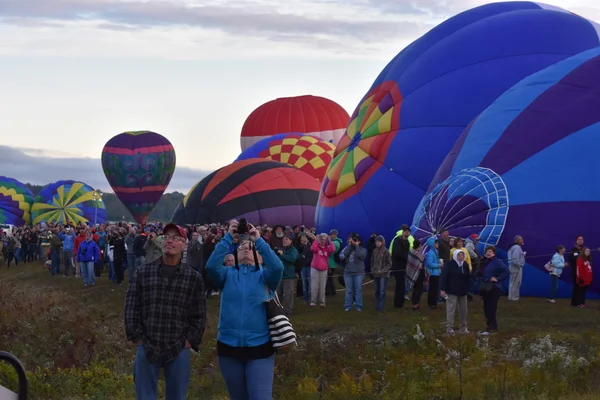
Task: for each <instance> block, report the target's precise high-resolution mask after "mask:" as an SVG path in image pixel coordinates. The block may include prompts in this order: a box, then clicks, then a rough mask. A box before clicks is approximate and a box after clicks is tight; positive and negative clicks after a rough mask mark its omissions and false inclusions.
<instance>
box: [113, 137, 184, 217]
mask: <svg viewBox="0 0 600 400" xmlns="http://www.w3.org/2000/svg"><path fill="white" fill-rule="evenodd" d="M175 162H176V159H175V149H174V148H173V145H172V144H171V142H169V140H167V139H166V138H165V137H164V136H162V135H160V134H158V133H155V132H150V131H134V132H124V133H121V134H118V135H116V136H115V137H113V138H112V139H110V140H109V141H108V142H107V143H106V145H105V146H104V149H103V150H102V169H103V170H104V174H105V175H106V179H107V180H108V183H109V184H110V186H111V187H112V189H113V191H114V192H115V194H116V195H117V197H118V198H119V200H121V202H122V203H123V204H124V205H125V207H127V209H128V210H129V211H130V212H131V214H132V215H133V217H134V218H135V220H136V221H137V222H139V223H143V222H145V221H146V219H147V218H148V215H150V213H151V212H152V210H153V209H154V207H155V206H156V203H157V202H158V201H159V200H160V198H161V196H162V195H163V193H164V192H165V190H166V189H167V186H169V182H171V177H172V176H173V172H174V171H175Z"/></svg>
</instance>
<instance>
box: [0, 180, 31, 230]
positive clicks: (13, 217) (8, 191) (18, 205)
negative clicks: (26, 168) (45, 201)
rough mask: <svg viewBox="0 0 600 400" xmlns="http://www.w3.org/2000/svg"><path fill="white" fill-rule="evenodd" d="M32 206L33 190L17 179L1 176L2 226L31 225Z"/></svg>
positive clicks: (0, 205) (0, 219)
mask: <svg viewBox="0 0 600 400" xmlns="http://www.w3.org/2000/svg"><path fill="white" fill-rule="evenodd" d="M32 204H33V194H32V193H31V190H29V189H28V188H27V187H26V186H25V185H24V184H22V183H21V182H19V181H17V180H15V179H12V178H7V177H6V176H0V224H10V225H15V226H22V225H27V224H29V223H30V222H31V205H32Z"/></svg>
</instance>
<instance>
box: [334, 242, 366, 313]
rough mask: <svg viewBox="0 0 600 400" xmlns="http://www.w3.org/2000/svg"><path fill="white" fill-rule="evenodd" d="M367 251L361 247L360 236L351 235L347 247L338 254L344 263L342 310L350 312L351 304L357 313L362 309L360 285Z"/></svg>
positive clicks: (362, 279) (363, 278)
mask: <svg viewBox="0 0 600 400" xmlns="http://www.w3.org/2000/svg"><path fill="white" fill-rule="evenodd" d="M366 258H367V249H366V248H364V247H363V242H362V239H361V238H360V236H358V235H352V237H350V239H349V240H348V246H346V247H345V248H344V250H342V252H341V253H340V259H342V260H344V261H346V266H345V268H344V283H345V285H346V298H345V301H344V309H345V310H346V311H350V310H351V309H352V305H353V304H352V303H354V306H355V307H356V310H357V311H362V309H363V298H362V284H363V281H364V280H365V259H366Z"/></svg>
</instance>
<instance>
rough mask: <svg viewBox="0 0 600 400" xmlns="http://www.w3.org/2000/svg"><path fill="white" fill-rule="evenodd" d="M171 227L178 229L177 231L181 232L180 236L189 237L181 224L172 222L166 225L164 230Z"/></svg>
mask: <svg viewBox="0 0 600 400" xmlns="http://www.w3.org/2000/svg"><path fill="white" fill-rule="evenodd" d="M169 229H177V232H179V236H181V237H182V238H187V235H186V233H185V229H183V228H182V227H180V226H179V225H175V224H174V223H170V224H167V225H165V227H164V228H163V232H166V231H168V230H169Z"/></svg>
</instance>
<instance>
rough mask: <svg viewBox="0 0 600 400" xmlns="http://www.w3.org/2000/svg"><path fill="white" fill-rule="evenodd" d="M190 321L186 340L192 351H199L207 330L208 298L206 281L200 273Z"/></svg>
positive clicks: (191, 307)
mask: <svg viewBox="0 0 600 400" xmlns="http://www.w3.org/2000/svg"><path fill="white" fill-rule="evenodd" d="M188 320H189V323H190V328H189V332H188V334H187V335H186V339H187V341H188V342H189V343H190V346H191V348H192V349H194V350H196V351H199V350H198V349H199V346H200V343H201V342H202V336H204V330H205V329H206V296H204V281H203V280H202V275H200V274H199V273H197V278H196V285H195V288H194V292H193V295H192V304H191V306H190V313H189V314H188Z"/></svg>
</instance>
